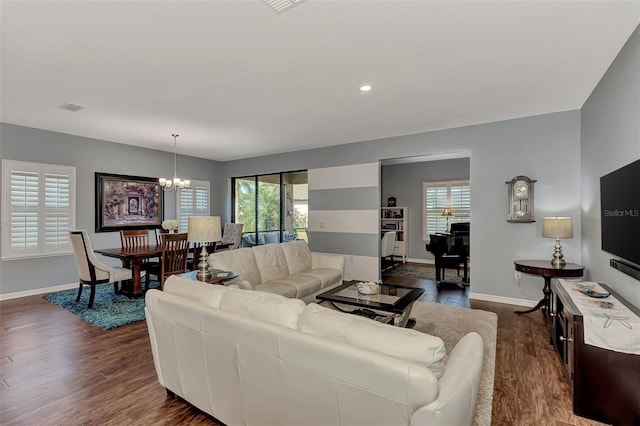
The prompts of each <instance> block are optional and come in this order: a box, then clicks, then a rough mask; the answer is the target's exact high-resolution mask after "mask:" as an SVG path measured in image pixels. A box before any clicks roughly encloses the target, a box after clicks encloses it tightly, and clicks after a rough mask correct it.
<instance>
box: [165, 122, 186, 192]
mask: <svg viewBox="0 0 640 426" xmlns="http://www.w3.org/2000/svg"><path fill="white" fill-rule="evenodd" d="M171 136H173V179H167V178H163V177H161V178H160V179H158V183H159V184H160V186H161V187H162V189H164V190H165V191H177V190H178V189H184V188H189V187H190V186H191V181H190V180H188V179H184V180H182V179H180V178H179V177H178V170H177V167H176V164H177V156H178V152H177V144H178V136H180V135H178V134H175V133H173V134H172V135H171Z"/></svg>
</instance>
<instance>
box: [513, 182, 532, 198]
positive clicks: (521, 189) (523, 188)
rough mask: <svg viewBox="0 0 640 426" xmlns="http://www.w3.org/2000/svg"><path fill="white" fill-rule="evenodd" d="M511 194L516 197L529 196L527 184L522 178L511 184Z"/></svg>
mask: <svg viewBox="0 0 640 426" xmlns="http://www.w3.org/2000/svg"><path fill="white" fill-rule="evenodd" d="M513 196H514V197H515V198H518V199H522V198H527V197H528V196H529V185H527V182H525V181H523V180H517V181H516V182H515V183H514V184H513Z"/></svg>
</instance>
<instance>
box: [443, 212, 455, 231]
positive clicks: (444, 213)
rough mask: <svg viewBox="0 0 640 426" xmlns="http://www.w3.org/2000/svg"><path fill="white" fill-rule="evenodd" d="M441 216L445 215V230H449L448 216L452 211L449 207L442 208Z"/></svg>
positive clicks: (451, 214)
mask: <svg viewBox="0 0 640 426" xmlns="http://www.w3.org/2000/svg"><path fill="white" fill-rule="evenodd" d="M442 216H446V217H447V232H449V218H450V217H451V216H453V212H452V211H451V209H450V208H449V207H445V208H444V210H443V211H442Z"/></svg>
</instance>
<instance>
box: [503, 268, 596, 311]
mask: <svg viewBox="0 0 640 426" xmlns="http://www.w3.org/2000/svg"><path fill="white" fill-rule="evenodd" d="M513 264H514V265H515V268H516V271H519V272H524V273H525V274H533V275H540V276H541V277H543V278H544V288H543V289H542V293H543V294H544V297H543V298H542V299H541V300H540V301H539V302H538V304H537V305H536V306H534V307H533V308H531V309H528V310H526V311H514V312H515V313H516V314H528V313H530V312H533V311H536V310H538V309H546V310H547V313H548V312H549V294H550V293H551V290H550V284H551V278H557V277H581V276H582V272H583V271H584V266H582V265H578V264H576V263H567V264H566V265H565V266H563V267H562V268H556V267H554V266H553V265H552V264H551V261H550V260H514V261H513Z"/></svg>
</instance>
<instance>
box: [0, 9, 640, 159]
mask: <svg viewBox="0 0 640 426" xmlns="http://www.w3.org/2000/svg"><path fill="white" fill-rule="evenodd" d="M0 14H1V33H0V35H1V37H2V42H1V43H2V44H1V48H2V51H1V55H2V56H1V59H2V60H1V64H0V65H1V70H0V71H1V90H2V91H1V110H0V113H1V115H0V118H1V120H2V121H3V122H7V123H13V124H18V125H24V126H31V127H37V128H42V129H47V130H53V131H57V132H63V133H69V134H74V135H80V136H85V137H89V138H96V139H103V140H108V141H113V142H119V143H124V144H129V145H138V146H142V147H147V148H154V149H159V150H165V151H169V152H173V138H172V137H171V133H174V132H177V133H180V135H181V136H180V138H178V153H180V154H185V155H191V156H195V157H203V158H208V159H214V160H231V159H238V158H246V157H253V156H259V155H265V154H273V153H280V152H286V151H293V150H300V149H308V148H313V147H323V146H330V145H339V144H345V143H350V142H356V141H361V140H369V139H377V138H383V137H388V136H396V135H404V134H411V133H419V132H423V131H428V130H435V129H443V128H450V127H458V126H464V125H469V124H476V123H484V122H491V121H497V120H504V119H509V118H516V117H524V116H530V115H536V114H542V113H549V112H556V111H565V110H573V109H578V108H580V107H581V106H582V105H583V103H584V101H585V100H586V99H587V97H588V96H589V94H590V93H591V91H592V90H593V88H594V87H595V85H596V84H597V82H598V81H599V80H600V78H601V77H602V75H603V74H604V72H605V71H606V69H607V68H608V66H609V65H610V64H611V62H612V61H613V59H614V58H615V56H616V55H617V54H618V52H619V51H620V49H621V48H622V46H623V45H624V43H625V41H626V40H627V39H628V37H629V36H630V35H631V33H632V32H633V30H634V29H635V27H636V26H637V25H638V24H639V23H640V1H590V2H587V1H529V2H523V1H495V2H494V1H478V0H476V1H466V2H461V1H415V0H414V1H403V0H353V1H347V0H333V1H332V0H309V1H306V2H304V3H301V4H300V5H298V6H296V7H294V8H292V9H290V10H288V11H287V12H285V13H282V14H277V13H276V12H275V11H274V10H273V9H271V8H270V7H269V6H267V5H266V4H265V3H264V2H263V1H261V0H228V1H224V0H218V1H216V0H209V1H166V0H165V1H137V2H133V1H84V2H81V1H69V2H67V1H45V2H36V1H16V2H14V1H2V2H1V10H0ZM363 82H369V83H372V84H373V86H374V90H373V91H372V92H370V93H367V94H363V93H360V92H359V90H358V87H359V85H360V84H361V83H363ZM65 102H71V103H76V104H80V105H83V106H85V107H86V109H83V110H81V111H79V112H75V113H74V112H69V111H65V110H62V109H59V108H57V107H58V106H59V105H61V104H63V103H65Z"/></svg>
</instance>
